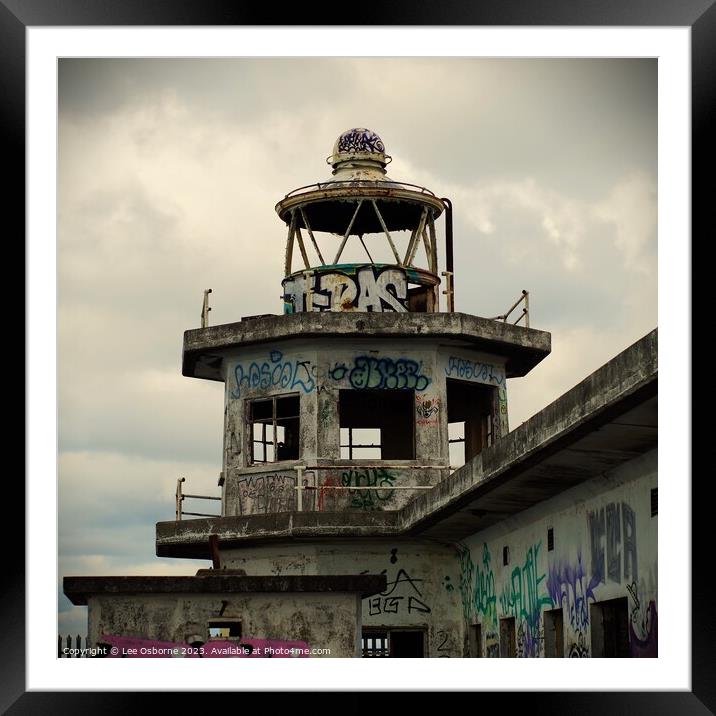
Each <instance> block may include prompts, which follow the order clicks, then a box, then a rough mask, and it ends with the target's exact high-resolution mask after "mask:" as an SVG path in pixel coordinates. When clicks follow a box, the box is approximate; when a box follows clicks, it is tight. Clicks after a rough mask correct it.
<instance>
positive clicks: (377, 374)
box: [328, 356, 430, 391]
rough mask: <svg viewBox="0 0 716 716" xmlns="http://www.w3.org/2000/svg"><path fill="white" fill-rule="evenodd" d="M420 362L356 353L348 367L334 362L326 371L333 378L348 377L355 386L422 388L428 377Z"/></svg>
mask: <svg viewBox="0 0 716 716" xmlns="http://www.w3.org/2000/svg"><path fill="white" fill-rule="evenodd" d="M421 370H422V364H421V363H418V362H416V361H414V360H410V359H408V358H398V359H397V360H393V359H392V358H373V357H372V356H358V357H357V358H355V359H354V361H353V366H352V367H349V366H347V365H345V364H343V363H338V364H336V365H335V366H333V368H331V370H330V371H329V372H328V375H329V376H330V377H331V378H332V379H333V380H338V381H340V380H343V379H344V378H346V377H347V378H348V381H349V382H350V384H351V387H353V388H355V389H356V390H368V389H379V388H387V389H389V390H401V389H405V390H418V391H421V390H425V389H426V388H427V387H428V386H429V385H430V378H428V377H427V376H425V375H423V374H422V373H421Z"/></svg>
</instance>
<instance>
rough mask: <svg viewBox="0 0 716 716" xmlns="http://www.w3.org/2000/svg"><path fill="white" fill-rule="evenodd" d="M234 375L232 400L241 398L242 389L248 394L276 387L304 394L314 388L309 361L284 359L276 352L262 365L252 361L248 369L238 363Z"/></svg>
mask: <svg viewBox="0 0 716 716" xmlns="http://www.w3.org/2000/svg"><path fill="white" fill-rule="evenodd" d="M234 375H235V379H236V389H235V390H234V391H233V392H232V393H231V397H232V398H234V399H238V398H241V397H242V393H241V391H242V389H246V392H249V391H255V390H268V389H269V388H276V387H280V388H282V389H284V390H295V389H297V388H298V389H300V390H302V391H303V392H304V393H311V392H313V390H315V388H316V381H315V380H314V378H313V375H312V371H311V362H310V361H308V360H301V361H299V360H297V359H296V360H294V359H290V358H284V356H283V353H281V351H276V350H274V351H271V353H270V354H269V358H268V360H265V361H263V362H262V363H261V362H257V361H253V362H252V363H251V364H250V365H249V366H248V367H246V366H244V365H243V364H241V363H238V364H237V365H236V368H235V369H234Z"/></svg>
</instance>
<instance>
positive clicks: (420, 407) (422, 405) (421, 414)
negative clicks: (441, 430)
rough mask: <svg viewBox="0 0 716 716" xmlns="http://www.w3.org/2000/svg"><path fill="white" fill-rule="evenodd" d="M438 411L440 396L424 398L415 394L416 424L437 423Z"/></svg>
mask: <svg viewBox="0 0 716 716" xmlns="http://www.w3.org/2000/svg"><path fill="white" fill-rule="evenodd" d="M439 412H440V398H425V397H423V396H421V395H416V396H415V413H416V415H417V416H418V417H417V419H416V421H415V422H416V423H417V424H418V425H430V424H433V423H437V421H438V417H437V416H438V413H439Z"/></svg>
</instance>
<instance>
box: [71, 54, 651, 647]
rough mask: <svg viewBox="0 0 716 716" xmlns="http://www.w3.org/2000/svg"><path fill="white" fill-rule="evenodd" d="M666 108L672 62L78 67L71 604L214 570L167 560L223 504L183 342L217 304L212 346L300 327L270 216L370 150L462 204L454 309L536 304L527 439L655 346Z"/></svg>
mask: <svg viewBox="0 0 716 716" xmlns="http://www.w3.org/2000/svg"><path fill="white" fill-rule="evenodd" d="M656 102H657V67H656V61H655V60H635V59H630V60H607V59H596V60H498V59H493V60H481V59H408V60H405V59H307V58H294V59H257V60H253V59H252V60H247V59H236V60H233V59H222V60H178V59H170V60H141V59H127V60H114V59H112V60H90V59H77V60H61V61H60V64H59V187H58V207H59V214H58V330H59V344H58V400H59V495H60V501H59V572H60V581H61V579H62V577H63V576H64V575H83V574H85V575H88V574H176V573H180V574H193V573H194V571H195V570H196V568H197V566H198V565H199V566H206V563H200V562H192V561H189V560H161V559H158V558H157V557H156V556H155V554H154V524H155V523H156V522H157V521H161V520H169V519H173V518H174V500H173V495H174V490H175V487H176V480H177V478H178V477H180V476H185V477H186V478H187V482H186V487H185V490H186V491H187V492H194V493H200V494H215V495H218V494H219V488H218V487H217V485H216V482H217V479H218V475H219V470H220V468H221V437H222V436H221V431H222V421H223V396H222V386H221V385H220V384H218V383H209V382H205V381H198V380H194V379H190V378H183V377H182V376H181V347H182V334H183V331H184V330H186V329H188V328H195V327H198V325H199V315H200V309H201V301H202V292H203V289H205V288H212V289H213V294H212V312H211V314H210V319H211V323H212V325H213V324H217V323H230V322H233V321H236V320H239V319H240V317H241V316H246V315H252V314H257V313H278V312H280V311H281V302H280V300H279V296H280V294H281V283H280V282H281V278H282V273H283V256H284V244H285V237H286V230H285V226H284V225H283V224H282V223H281V222H280V221H279V219H278V217H277V216H276V214H275V212H274V208H273V207H274V205H275V203H276V202H277V201H278V200H279V199H281V198H282V197H283V196H284V195H285V194H286V193H287V192H288V191H290V190H291V189H294V188H296V187H299V186H303V185H306V184H310V183H313V182H316V181H319V180H324V179H326V178H327V177H328V176H329V174H330V168H329V167H328V166H327V165H326V163H325V158H326V157H327V156H328V155H329V154H330V153H331V150H332V146H333V142H334V140H335V139H336V137H337V136H338V135H339V134H340V133H341V132H342V131H344V130H346V129H348V128H350V127H355V126H362V127H369V128H371V129H373V130H374V131H375V132H377V133H378V134H379V135H380V136H381V137H382V139H383V141H384V143H385V145H386V149H387V151H388V153H389V154H391V155H392V156H393V163H392V165H391V166H390V167H389V169H390V176H391V177H392V178H394V179H397V180H403V181H407V182H411V183H416V184H422V185H424V186H427V187H429V188H430V189H432V190H433V191H434V192H435V193H436V194H438V195H439V196H447V197H450V198H451V199H452V201H453V205H454V209H455V266H456V272H457V275H456V309H457V310H459V311H464V312H467V313H474V314H477V315H480V316H494V315H498V314H500V313H502V312H503V311H504V310H505V309H507V308H508V307H509V306H510V305H511V304H512V303H513V301H514V300H516V298H517V297H518V296H519V295H520V291H521V290H522V289H523V288H525V289H528V290H529V291H530V307H531V325H532V327H534V328H539V329H543V330H547V331H550V332H551V334H552V350H553V352H552V355H551V356H549V357H548V358H547V359H546V360H545V361H543V363H542V364H540V365H539V366H538V367H537V368H536V369H535V370H534V371H533V372H532V373H531V374H530V375H529V376H528V377H526V378H522V379H515V380H512V381H510V383H509V386H508V399H509V413H510V425H511V427H513V428H514V427H515V426H517V425H519V424H520V423H521V422H522V421H524V420H526V419H527V418H528V417H530V416H531V415H533V414H534V413H535V412H537V411H538V410H540V409H541V408H543V407H544V406H545V405H547V404H548V403H550V402H551V401H552V400H554V399H555V398H557V397H558V396H559V395H561V394H562V393H563V392H564V391H566V390H568V389H569V388H570V387H572V386H573V385H574V384H576V383H577V382H579V381H580V380H581V379H582V378H584V377H585V376H586V375H587V374H589V373H590V372H592V371H593V370H595V369H596V368H598V367H599V366H600V365H602V364H603V363H604V362H606V361H607V360H609V358H611V357H612V356H614V355H615V354H616V353H618V352H619V351H621V350H623V349H624V348H626V347H627V346H628V345H630V344H631V343H633V342H634V341H636V340H638V339H639V338H640V337H642V336H643V335H644V334H646V333H648V332H649V331H650V330H651V329H653V328H654V327H655V326H656V325H657V262H656V258H657V233H656V220H657V213H656V201H657V197H656V181H657V174H656V171H657V151H656V150H657V112H656V110H657V104H656ZM206 504H211V503H204V504H203V505H202V504H196V503H194V504H193V505H192V506H193V507H194V508H196V510H197V511H200V512H201V511H205V510H206ZM187 509H191V507H190V506H189V504H188V503H187ZM208 511H212V510H208ZM59 592H60V596H59V610H60V615H59V629H60V632H61V633H70V632H71V633H78V632H79V633H82V634H84V633H85V632H86V610H85V609H83V608H75V607H72V606H71V604H70V603H69V601H68V600H67V599H66V598H65V597H64V595H62V594H61V586H60V588H59Z"/></svg>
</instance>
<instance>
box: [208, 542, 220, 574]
mask: <svg viewBox="0 0 716 716" xmlns="http://www.w3.org/2000/svg"><path fill="white" fill-rule="evenodd" d="M209 548H210V549H211V566H212V567H213V568H214V569H221V556H220V555H219V535H209Z"/></svg>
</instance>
